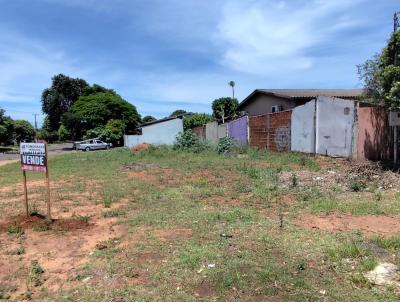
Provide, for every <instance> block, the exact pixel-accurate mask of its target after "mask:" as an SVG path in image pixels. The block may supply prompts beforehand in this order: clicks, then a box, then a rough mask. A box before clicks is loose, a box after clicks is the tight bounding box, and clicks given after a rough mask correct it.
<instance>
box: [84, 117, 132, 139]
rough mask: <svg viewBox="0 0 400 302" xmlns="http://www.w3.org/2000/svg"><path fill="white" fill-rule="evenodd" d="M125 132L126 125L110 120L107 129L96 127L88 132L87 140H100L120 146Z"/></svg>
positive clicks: (119, 121)
mask: <svg viewBox="0 0 400 302" xmlns="http://www.w3.org/2000/svg"><path fill="white" fill-rule="evenodd" d="M124 131H125V124H124V122H123V121H121V120H109V121H108V122H107V125H106V126H105V127H96V128H94V129H90V130H88V131H87V132H86V135H85V139H91V138H99V139H101V140H103V141H106V142H112V143H113V144H114V145H120V142H121V141H122V138H123V135H124Z"/></svg>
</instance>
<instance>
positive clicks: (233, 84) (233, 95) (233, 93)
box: [228, 81, 235, 99]
mask: <svg viewBox="0 0 400 302" xmlns="http://www.w3.org/2000/svg"><path fill="white" fill-rule="evenodd" d="M228 84H229V86H231V87H232V99H234V98H235V81H230V82H229V83H228Z"/></svg>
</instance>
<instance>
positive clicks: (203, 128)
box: [192, 126, 206, 139]
mask: <svg viewBox="0 0 400 302" xmlns="http://www.w3.org/2000/svg"><path fill="white" fill-rule="evenodd" d="M192 131H193V132H194V133H196V134H197V135H198V136H199V137H200V138H201V139H206V126H199V127H196V128H193V129H192Z"/></svg>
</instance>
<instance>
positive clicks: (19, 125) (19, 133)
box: [0, 108, 36, 145]
mask: <svg viewBox="0 0 400 302" xmlns="http://www.w3.org/2000/svg"><path fill="white" fill-rule="evenodd" d="M35 134H36V133H35V129H34V128H33V126H32V125H31V123H29V122H28V121H26V120H15V121H14V120H13V119H12V118H11V117H9V116H7V115H5V110H4V109H1V108H0V144H3V145H10V144H12V143H14V141H17V142H18V143H19V142H21V140H23V139H34V138H35Z"/></svg>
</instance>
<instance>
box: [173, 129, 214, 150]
mask: <svg viewBox="0 0 400 302" xmlns="http://www.w3.org/2000/svg"><path fill="white" fill-rule="evenodd" d="M209 147H210V146H209V144H208V143H207V142H205V141H202V140H200V138H199V137H198V136H197V134H196V133H194V132H193V131H192V130H186V131H184V132H183V133H182V132H181V133H179V134H178V135H177V136H176V141H175V143H174V146H173V149H174V150H184V151H191V152H195V153H198V152H201V151H204V150H206V149H209Z"/></svg>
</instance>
